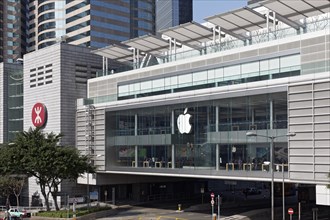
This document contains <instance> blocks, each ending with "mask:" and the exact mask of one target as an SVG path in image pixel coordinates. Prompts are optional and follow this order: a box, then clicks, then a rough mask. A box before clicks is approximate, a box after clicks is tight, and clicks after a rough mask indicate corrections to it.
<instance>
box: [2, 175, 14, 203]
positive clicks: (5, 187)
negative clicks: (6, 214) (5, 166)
mask: <svg viewBox="0 0 330 220" xmlns="http://www.w3.org/2000/svg"><path fill="white" fill-rule="evenodd" d="M9 185H10V180H9V176H8V175H5V176H0V196H2V197H5V198H6V205H7V204H9V196H10V195H11V193H12V191H11V189H10V187H9Z"/></svg>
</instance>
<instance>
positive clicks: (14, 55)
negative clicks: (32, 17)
mask: <svg viewBox="0 0 330 220" xmlns="http://www.w3.org/2000/svg"><path fill="white" fill-rule="evenodd" d="M26 6H27V0H22V1H17V0H5V1H0V62H8V63H13V62H14V61H15V60H17V59H18V58H22V57H23V54H24V53H25V52H26V46H27V42H26V40H27V8H26Z"/></svg>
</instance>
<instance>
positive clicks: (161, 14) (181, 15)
mask: <svg viewBox="0 0 330 220" xmlns="http://www.w3.org/2000/svg"><path fill="white" fill-rule="evenodd" d="M192 20H193V2H192V0H168V1H162V0H157V1H156V28H157V31H159V30H163V29H166V28H169V27H174V26H177V25H180V24H184V23H187V22H191V21H192Z"/></svg>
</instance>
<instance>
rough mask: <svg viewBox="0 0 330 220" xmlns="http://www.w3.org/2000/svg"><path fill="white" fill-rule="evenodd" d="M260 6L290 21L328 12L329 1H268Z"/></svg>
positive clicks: (329, 8)
mask: <svg viewBox="0 0 330 220" xmlns="http://www.w3.org/2000/svg"><path fill="white" fill-rule="evenodd" d="M260 4H261V5H263V6H265V7H266V8H268V9H270V10H272V11H275V12H276V13H278V14H280V15H281V16H282V17H285V18H286V19H288V20H291V21H299V19H302V18H307V17H311V16H315V15H319V14H324V13H327V12H330V1H329V0H290V1H288V0H269V1H264V2H260Z"/></svg>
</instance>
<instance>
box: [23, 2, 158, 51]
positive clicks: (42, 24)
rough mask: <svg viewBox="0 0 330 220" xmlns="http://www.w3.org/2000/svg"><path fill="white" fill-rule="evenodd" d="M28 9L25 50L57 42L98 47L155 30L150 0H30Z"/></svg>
mask: <svg viewBox="0 0 330 220" xmlns="http://www.w3.org/2000/svg"><path fill="white" fill-rule="evenodd" d="M29 9H30V23H29V24H30V26H29V34H30V42H29V51H33V50H38V49H41V48H44V47H47V46H49V45H52V44H55V43H56V42H58V41H66V42H68V43H70V44H74V45H83V46H87V47H88V46H90V47H93V48H100V47H104V46H108V45H109V44H112V43H116V42H120V41H124V40H128V39H130V38H134V37H138V36H141V35H145V34H147V33H152V34H153V33H155V3H154V2H153V1H151V0H132V1H129V0H109V1H101V0H93V1H90V0H75V1H72V0H66V1H64V0H60V1H59V0H48V1H44V0H34V1H31V3H30V5H29Z"/></svg>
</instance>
